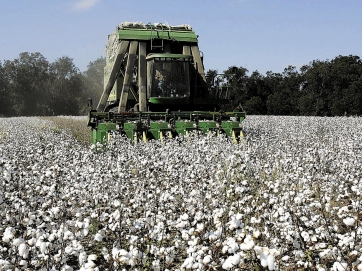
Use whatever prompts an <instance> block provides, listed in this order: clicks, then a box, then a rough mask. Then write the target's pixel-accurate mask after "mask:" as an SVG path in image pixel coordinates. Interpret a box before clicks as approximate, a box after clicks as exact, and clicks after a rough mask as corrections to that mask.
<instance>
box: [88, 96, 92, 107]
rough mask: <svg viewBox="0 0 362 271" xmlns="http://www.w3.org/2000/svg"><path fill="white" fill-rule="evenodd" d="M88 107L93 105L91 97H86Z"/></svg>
mask: <svg viewBox="0 0 362 271" xmlns="http://www.w3.org/2000/svg"><path fill="white" fill-rule="evenodd" d="M88 107H90V108H91V109H92V107H93V100H92V98H88Z"/></svg>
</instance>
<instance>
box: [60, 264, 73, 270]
mask: <svg viewBox="0 0 362 271" xmlns="http://www.w3.org/2000/svg"><path fill="white" fill-rule="evenodd" d="M60 271H73V267H71V266H69V265H67V264H65V265H63V266H62V267H61V268H60Z"/></svg>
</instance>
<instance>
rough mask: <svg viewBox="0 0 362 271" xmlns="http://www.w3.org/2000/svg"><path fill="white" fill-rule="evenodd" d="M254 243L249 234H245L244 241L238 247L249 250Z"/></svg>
mask: <svg viewBox="0 0 362 271" xmlns="http://www.w3.org/2000/svg"><path fill="white" fill-rule="evenodd" d="M254 245H255V243H254V241H253V240H252V238H251V235H247V236H246V237H245V239H244V242H243V243H242V244H240V246H239V248H240V249H241V250H250V249H252V248H253V247H254Z"/></svg>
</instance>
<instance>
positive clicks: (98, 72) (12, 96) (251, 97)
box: [0, 52, 362, 117]
mask: <svg viewBox="0 0 362 271" xmlns="http://www.w3.org/2000/svg"><path fill="white" fill-rule="evenodd" d="M104 66H105V58H103V57H100V58H98V59H96V60H95V61H93V62H90V63H89V65H88V67H87V68H88V69H87V70H86V71H84V72H83V73H81V72H80V71H79V69H78V68H77V67H76V66H75V65H74V63H73V59H71V58H69V57H66V56H63V57H60V58H58V59H56V60H55V61H54V62H53V63H49V62H48V61H47V59H46V58H45V57H44V56H42V55H41V54H40V53H39V52H36V53H28V52H24V53H21V54H20V55H19V57H18V58H17V59H14V60H12V61H10V60H5V61H4V62H3V63H2V62H0V97H1V99H0V117H1V116H49V115H85V114H86V113H87V112H88V108H87V104H86V100H87V98H93V101H94V103H95V104H96V103H97V102H98V101H99V99H100V96H101V94H102V89H103V80H104V75H103V69H104ZM248 72H249V71H248V70H247V69H246V68H243V67H235V66H232V67H229V68H228V69H227V70H226V71H224V72H223V73H224V76H223V80H225V82H226V84H227V85H228V86H231V87H232V89H231V93H230V96H231V97H232V99H231V100H230V102H229V103H228V104H225V105H221V109H222V110H225V111H229V110H233V109H234V108H236V107H237V106H238V105H239V104H241V105H242V106H243V107H244V109H245V110H246V111H247V113H248V114H263V115H309V116H312V115H317V116H342V115H362V60H361V59H360V57H358V56H353V55H349V56H338V57H336V58H334V59H332V60H325V61H320V60H313V61H312V62H310V63H309V64H308V65H304V66H302V67H301V68H300V69H299V71H298V70H297V69H296V67H294V66H288V67H287V68H285V69H284V71H283V72H282V73H273V72H272V71H269V72H267V73H266V75H262V74H260V73H259V72H258V71H254V72H252V73H251V75H248ZM217 74H218V71H217V70H208V71H207V73H206V80H207V82H208V83H209V84H211V83H212V81H213V80H214V78H215V76H216V75H217Z"/></svg>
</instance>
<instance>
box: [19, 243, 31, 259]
mask: <svg viewBox="0 0 362 271" xmlns="http://www.w3.org/2000/svg"><path fill="white" fill-rule="evenodd" d="M19 255H20V256H21V257H23V258H24V259H26V258H28V255H29V249H28V248H27V246H26V244H25V243H21V244H20V245H19Z"/></svg>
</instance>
